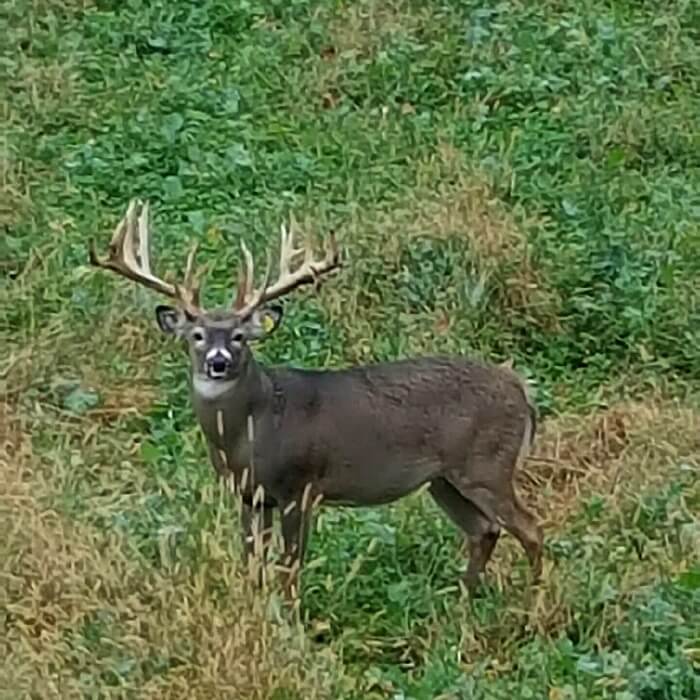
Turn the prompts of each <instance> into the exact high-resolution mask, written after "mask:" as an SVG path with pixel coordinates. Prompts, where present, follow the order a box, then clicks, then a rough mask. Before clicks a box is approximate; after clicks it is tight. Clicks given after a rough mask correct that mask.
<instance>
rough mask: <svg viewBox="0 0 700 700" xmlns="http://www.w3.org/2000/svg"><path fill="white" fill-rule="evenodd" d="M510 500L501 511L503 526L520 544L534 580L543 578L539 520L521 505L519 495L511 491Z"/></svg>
mask: <svg viewBox="0 0 700 700" xmlns="http://www.w3.org/2000/svg"><path fill="white" fill-rule="evenodd" d="M509 495H510V498H509V500H508V501H507V502H506V503H505V504H503V506H502V507H501V508H500V509H499V515H500V516H501V518H502V519H503V525H504V527H505V528H506V530H508V531H509V532H511V533H512V534H513V535H514V536H515V537H516V538H517V539H518V541H519V542H520V544H521V545H522V547H523V549H524V550H525V554H526V555H527V558H528V560H529V561H530V568H531V569H532V575H533V580H534V581H535V582H537V581H539V580H540V578H541V576H542V544H543V539H544V537H543V533H542V528H541V527H540V525H539V523H538V522H537V519H536V518H535V516H534V515H532V513H530V511H528V510H527V509H526V508H525V506H524V505H523V504H522V503H521V501H520V499H519V498H518V495H517V494H516V493H515V491H513V490H512V489H511V490H510V494H509Z"/></svg>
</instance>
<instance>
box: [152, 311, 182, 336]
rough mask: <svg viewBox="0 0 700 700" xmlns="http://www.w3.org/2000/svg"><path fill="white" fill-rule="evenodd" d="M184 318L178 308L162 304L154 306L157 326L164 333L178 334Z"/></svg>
mask: <svg viewBox="0 0 700 700" xmlns="http://www.w3.org/2000/svg"><path fill="white" fill-rule="evenodd" d="M184 320H185V319H184V317H183V314H182V312H181V311H179V310H178V309H174V308H173V307H172V306H164V305H162V304H159V305H158V306H156V321H157V322H158V327H159V328H160V329H161V330H162V331H163V333H165V334H166V335H176V336H179V335H180V333H181V331H182V324H183V321H184Z"/></svg>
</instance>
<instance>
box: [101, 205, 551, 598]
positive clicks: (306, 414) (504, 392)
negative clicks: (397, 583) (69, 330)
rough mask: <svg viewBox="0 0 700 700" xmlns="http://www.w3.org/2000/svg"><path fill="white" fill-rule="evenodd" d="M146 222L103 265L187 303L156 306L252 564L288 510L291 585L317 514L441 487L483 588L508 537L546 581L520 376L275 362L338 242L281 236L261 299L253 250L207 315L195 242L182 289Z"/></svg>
mask: <svg viewBox="0 0 700 700" xmlns="http://www.w3.org/2000/svg"><path fill="white" fill-rule="evenodd" d="M148 218H149V214H148V206H147V205H146V204H142V203H140V202H138V201H136V200H135V201H132V202H131V203H130V205H129V208H128V211H127V213H126V216H125V217H124V218H123V219H122V221H121V222H120V223H119V225H118V226H117V228H116V230H115V232H114V235H113V237H112V241H111V244H110V247H109V252H108V255H107V257H105V258H101V257H99V256H98V255H97V253H96V252H95V248H94V243H93V242H92V241H91V242H90V261H91V263H92V264H93V265H97V266H99V267H101V268H104V269H108V270H112V271H114V272H116V273H117V274H119V275H122V276H124V277H127V278H129V279H130V280H133V281H135V282H138V283H139V284H142V285H145V286H146V287H149V288H150V289H153V290H155V291H157V292H159V293H161V294H163V295H165V296H166V297H169V298H170V299H171V300H172V301H173V302H174V306H172V307H171V306H158V307H157V308H156V317H157V320H158V324H159V326H160V328H161V329H162V330H163V331H164V332H165V333H168V334H172V335H174V336H176V337H177V338H180V339H182V340H184V341H185V342H186V345H187V347H188V349H189V356H190V362H191V376H192V400H193V404H194V410H195V412H196V415H197V418H198V420H199V424H200V426H201V429H202V431H203V433H204V436H205V438H206V442H207V444H208V448H209V454H210V458H211V461H212V463H213V465H214V467H215V468H216V470H217V472H218V473H219V474H220V475H221V476H222V477H224V478H226V479H228V480H229V482H230V483H233V484H234V485H235V491H236V492H237V493H239V494H240V496H241V498H242V527H243V535H244V542H245V545H244V552H245V555H246V556H249V555H250V553H251V552H252V546H253V544H252V541H251V540H252V539H253V537H252V535H253V531H254V529H255V528H254V525H253V523H254V521H256V520H257V518H256V517H254V516H255V515H258V514H259V516H260V519H261V520H262V526H263V532H265V533H268V535H267V536H265V537H264V538H263V539H264V543H263V546H264V548H266V547H267V546H268V545H269V532H270V530H271V528H272V521H273V518H272V516H273V512H274V509H277V510H278V512H279V513H280V516H281V525H282V538H283V542H284V555H285V558H286V561H287V564H288V565H289V567H290V575H289V578H288V583H292V582H294V581H295V578H296V575H297V574H298V571H299V569H300V567H301V564H302V562H303V558H304V551H305V547H306V543H307V536H308V530H309V522H310V517H311V512H312V509H313V507H314V506H315V505H317V504H319V503H320V502H323V503H326V504H336V505H355V506H371V505H380V504H385V503H389V502H391V501H394V500H396V499H398V498H401V497H402V496H405V495H407V494H409V493H411V492H412V491H415V490H416V489H417V488H418V487H420V486H421V485H423V484H425V483H429V491H430V493H431V494H432V496H433V498H434V499H435V501H436V502H437V504H438V505H439V506H440V507H441V508H442V509H443V510H444V511H445V513H446V514H447V515H448V516H449V517H450V518H451V519H452V520H453V521H454V523H455V524H456V525H457V526H458V527H459V528H461V530H462V531H463V532H464V533H465V535H466V537H467V539H468V542H469V564H468V567H467V571H466V574H465V583H466V584H467V586H468V587H469V588H470V589H473V588H474V587H475V585H476V584H477V583H478V580H479V576H480V573H481V572H482V571H483V570H484V567H485V565H486V563H487V561H488V559H489V558H490V556H491V553H492V551H493V548H494V546H495V544H496V541H497V539H498V536H499V533H500V530H501V527H504V528H505V529H506V530H508V531H509V532H511V533H512V534H513V535H515V537H516V538H517V539H518V540H519V541H520V543H521V545H522V546H523V548H524V550H525V552H526V554H527V556H528V558H529V561H530V564H531V567H532V569H533V572H534V575H535V578H538V577H539V575H540V571H541V566H542V564H541V559H542V531H541V529H540V527H539V525H538V523H537V522H536V520H535V518H534V517H533V516H532V515H531V514H530V513H529V512H528V511H527V510H526V509H525V508H524V507H523V505H522V504H521V503H520V501H519V499H518V498H517V496H516V493H515V491H514V487H513V476H514V472H515V469H516V467H517V466H518V464H519V463H520V462H521V461H522V460H523V459H524V457H525V456H526V454H527V452H528V450H529V448H530V445H531V443H532V440H533V437H534V433H535V427H536V411H535V408H534V406H533V404H532V402H531V401H530V399H529V397H528V392H527V389H526V386H525V383H524V382H523V380H521V379H520V377H519V376H518V375H517V374H515V372H513V371H512V370H510V369H509V368H507V367H504V366H492V365H487V364H483V363H481V362H476V361H473V360H467V359H462V358H447V357H423V358H419V359H412V360H401V361H396V362H387V363H383V364H374V365H368V366H362V367H354V368H351V369H344V370H335V371H322V370H319V371H310V370H300V369H291V368H286V367H283V368H272V367H265V366H262V365H260V364H258V362H256V360H255V358H254V357H253V354H252V353H251V350H250V343H251V342H253V341H257V340H260V339H262V338H264V337H265V336H267V335H269V334H270V333H271V332H273V331H274V329H275V328H276V327H277V326H278V324H279V322H280V320H281V317H282V311H281V309H280V308H279V307H278V306H274V305H273V306H270V305H268V302H271V301H273V300H274V299H277V298H279V297H282V296H283V295H285V294H287V293H289V292H291V291H292V290H293V289H295V288H297V287H300V286H302V285H305V284H312V283H315V282H316V281H317V280H318V279H319V278H320V277H321V276H322V275H324V274H327V273H329V272H331V271H333V270H335V269H336V268H338V267H339V266H340V256H339V250H338V246H337V243H336V241H335V238H334V237H333V236H330V237H329V239H328V241H327V245H326V253H325V256H324V257H323V259H321V260H316V259H314V256H313V252H312V247H311V245H310V244H309V243H308V242H307V244H306V245H305V246H304V247H303V248H300V249H297V248H296V247H295V245H294V240H293V233H292V232H291V231H288V230H287V229H286V228H285V227H284V226H283V227H282V235H281V252H280V260H279V277H278V279H277V281H276V282H275V283H274V284H270V255H269V254H268V264H267V269H266V272H265V274H264V277H263V281H262V284H261V285H260V286H259V287H256V286H255V282H254V266H253V259H252V256H251V254H250V252H249V251H248V249H247V248H246V247H245V244H243V243H242V244H241V247H242V251H243V263H244V264H243V266H242V268H241V272H240V274H239V281H238V287H237V292H236V294H235V296H234V298H233V301H232V304H231V308H230V309H225V310H218V311H206V310H204V309H203V308H202V307H201V306H200V280H199V279H198V275H195V273H194V254H195V249H196V246H195V248H193V250H192V252H191V253H190V255H189V257H188V260H187V266H186V271H185V275H184V280H183V282H182V284H177V283H174V284H171V283H169V282H166V281H165V280H163V279H161V278H159V277H157V276H156V275H155V274H154V273H153V272H152V270H151V265H150V261H149V241H148V237H149V220H148Z"/></svg>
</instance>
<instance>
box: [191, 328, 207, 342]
mask: <svg viewBox="0 0 700 700" xmlns="http://www.w3.org/2000/svg"><path fill="white" fill-rule="evenodd" d="M192 340H194V342H195V343H202V342H204V333H203V332H202V331H201V330H199V329H195V330H193V331H192Z"/></svg>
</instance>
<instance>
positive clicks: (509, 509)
mask: <svg viewBox="0 0 700 700" xmlns="http://www.w3.org/2000/svg"><path fill="white" fill-rule="evenodd" d="M455 488H456V487H455ZM460 493H462V494H464V496H465V498H468V499H469V500H471V501H472V502H474V503H475V504H477V506H478V507H479V508H480V509H481V510H482V511H483V512H485V513H488V514H489V516H490V517H492V518H494V519H495V520H497V522H498V524H499V525H502V526H503V527H504V528H505V529H506V530H508V532H510V533H511V534H512V535H513V536H514V537H515V538H516V539H517V540H518V542H520V544H521V546H522V548H523V549H524V550H525V554H526V555H527V558H528V560H529V562H530V567H531V568H532V572H533V580H534V581H535V582H536V581H538V580H539V578H540V575H541V573H542V539H543V536H542V528H541V527H540V525H539V524H538V522H537V520H536V518H535V517H534V516H533V515H532V514H531V513H530V512H529V511H528V510H527V509H526V508H525V506H524V505H523V504H522V503H521V502H520V500H519V499H518V496H517V494H516V493H515V491H514V490H513V487H512V485H509V486H508V487H506V488H503V487H500V486H499V487H498V488H491V489H489V488H486V487H483V486H481V487H477V488H466V489H464V490H462V489H460Z"/></svg>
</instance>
